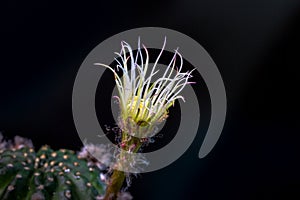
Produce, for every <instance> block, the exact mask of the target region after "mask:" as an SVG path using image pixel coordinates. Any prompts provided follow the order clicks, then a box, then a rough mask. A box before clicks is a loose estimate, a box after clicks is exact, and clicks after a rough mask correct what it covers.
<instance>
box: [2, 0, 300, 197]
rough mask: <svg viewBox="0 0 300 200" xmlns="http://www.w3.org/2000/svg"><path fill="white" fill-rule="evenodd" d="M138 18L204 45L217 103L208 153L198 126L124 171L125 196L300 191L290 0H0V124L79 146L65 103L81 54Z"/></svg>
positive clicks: (298, 24) (8, 131) (299, 32)
mask: <svg viewBox="0 0 300 200" xmlns="http://www.w3.org/2000/svg"><path fill="white" fill-rule="evenodd" d="M144 26H158V27H165V28H170V29H174V30H177V31H180V32H182V33H184V34H186V35H188V36H190V37H192V38H193V39H195V40H196V41H197V42H199V43H200V44H201V45H202V46H203V47H204V48H205V49H206V50H207V52H208V53H209V54H210V55H211V57H212V58H213V60H214V61H215V63H216V64H217V66H218V68H219V70H220V73H221V75H222V77H223V80H224V83H225V87H226V92H227V98H228V113H227V120H226V124H225V127H224V130H223V133H222V135H221V138H220V140H219V141H218V143H217V145H216V146H215V148H214V149H213V151H212V152H211V153H210V154H209V155H208V156H206V157H205V158H204V159H201V160H200V159H199V158H198V156H197V155H198V151H199V148H200V145H201V142H202V138H203V137H202V136H201V135H200V134H199V136H197V138H196V140H195V141H194V143H193V144H192V146H191V147H190V148H189V150H188V151H187V152H186V153H185V154H184V155H183V156H182V157H181V158H180V159H178V160H177V161H176V162H174V163H173V164H172V165H170V166H168V167H166V168H164V169H161V170H159V171H156V172H151V173H146V174H142V175H140V176H139V177H138V178H136V179H134V180H133V184H132V186H131V188H130V189H129V191H130V192H131V193H132V195H133V196H134V199H144V200H154V199H155V200H162V199H199V200H200V199H201V200H210V199H239V200H240V199H268V200H269V199H284V200H285V199H287V200H289V199H300V170H299V169H300V164H299V158H300V155H299V154H300V148H299V146H300V137H299V134H300V131H299V130H300V129H299V123H300V120H299V116H298V114H299V111H300V109H299V100H300V99H299V95H297V94H298V93H299V82H300V81H299V72H300V70H299V67H300V61H299V57H300V51H299V46H300V39H299V36H300V1H299V0H284V1H281V0H260V1H259V0H253V1H239V0H228V1H216V0H205V1H203V0H199V1H191V0H184V1H178V0H177V1H170V0H168V1H148V2H142V1H120V2H116V1H82V2H80V3H79V2H74V1H64V2H62V1H46V0H39V1H37V0H34V1H30V0H29V1H17V0H10V1H8V0H6V1H2V2H1V3H0V33H1V35H0V49H1V52H0V53H1V54H0V58H1V59H0V61H1V65H0V66H1V67H0V131H1V132H2V133H3V134H4V135H5V136H6V137H7V138H12V137H13V136H14V135H21V136H25V137H29V138H31V139H32V140H33V142H34V144H35V146H36V147H40V146H41V145H42V144H45V143H47V144H49V145H50V146H52V147H53V148H56V149H57V148H62V147H63V148H71V149H75V150H79V149H80V148H81V146H82V143H81V141H80V139H79V137H78V135H77V132H76V129H75V126H74V123H73V118H72V109H71V102H72V88H73V83H74V80H75V77H76V73H77V71H78V69H79V67H80V65H81V63H82V62H83V60H84V59H85V57H86V56H87V55H88V53H89V52H90V51H91V50H92V49H93V48H94V47H95V46H97V45H98V44H99V43H100V42H102V41H103V40H105V39H106V38H108V37H110V36H112V35H114V34H117V33H119V32H121V31H125V30H128V29H131V28H137V27H144Z"/></svg>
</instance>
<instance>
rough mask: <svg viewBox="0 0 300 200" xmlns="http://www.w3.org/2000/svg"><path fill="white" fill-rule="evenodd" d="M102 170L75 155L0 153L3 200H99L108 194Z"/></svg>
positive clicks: (68, 152)
mask: <svg viewBox="0 0 300 200" xmlns="http://www.w3.org/2000/svg"><path fill="white" fill-rule="evenodd" d="M100 174H101V170H100V169H99V168H97V167H93V166H88V164H87V160H85V159H80V158H79V157H78V156H77V155H76V154H75V153H74V152H73V151H71V150H65V149H61V150H58V151H54V150H52V149H51V148H49V147H48V146H44V147H42V148H41V149H40V150H39V151H38V152H35V151H34V149H32V148H28V147H24V148H21V149H4V150H0V199H11V200H19V199H20V200H23V199H24V200H42V199H53V200H61V199H84V200H89V199H97V198H99V197H100V196H102V195H103V194H104V192H105V183H104V182H103V181H102V180H101V179H100Z"/></svg>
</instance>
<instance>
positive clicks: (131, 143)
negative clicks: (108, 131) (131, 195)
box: [104, 133, 142, 200]
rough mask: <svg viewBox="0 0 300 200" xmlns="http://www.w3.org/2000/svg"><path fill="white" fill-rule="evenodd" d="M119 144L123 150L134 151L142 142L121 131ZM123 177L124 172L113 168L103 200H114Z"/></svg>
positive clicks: (124, 177)
mask: <svg viewBox="0 0 300 200" xmlns="http://www.w3.org/2000/svg"><path fill="white" fill-rule="evenodd" d="M120 146H121V148H122V149H123V150H126V151H130V152H133V153H136V152H137V151H138V150H139V149H140V147H141V146H142V142H141V140H140V139H139V138H136V137H132V136H129V135H128V134H126V133H123V134H122V141H121V144H120ZM123 157H124V155H123V154H122V152H121V155H120V158H121V159H122V158H123ZM120 162H121V161H120ZM125 179H126V174H125V172H123V171H119V170H114V171H113V174H112V176H111V178H110V182H109V184H108V185H107V188H106V192H105V197H104V200H116V199H117V197H118V193H119V191H120V190H121V188H122V185H123V182H124V180H125Z"/></svg>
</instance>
